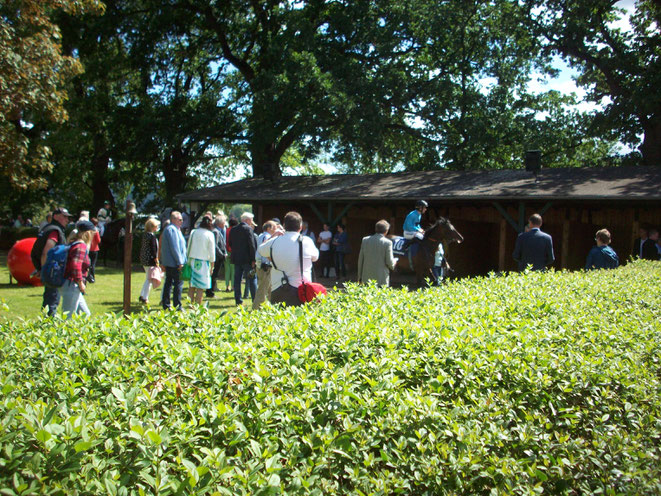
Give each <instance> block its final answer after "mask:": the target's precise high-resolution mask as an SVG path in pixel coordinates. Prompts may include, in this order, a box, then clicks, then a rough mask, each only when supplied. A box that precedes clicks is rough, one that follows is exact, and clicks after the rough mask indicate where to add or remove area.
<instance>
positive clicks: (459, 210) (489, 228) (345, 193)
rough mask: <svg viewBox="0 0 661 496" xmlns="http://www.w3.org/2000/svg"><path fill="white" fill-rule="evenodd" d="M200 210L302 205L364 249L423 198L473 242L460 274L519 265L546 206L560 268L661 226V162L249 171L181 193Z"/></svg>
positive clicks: (398, 228)
mask: <svg viewBox="0 0 661 496" xmlns="http://www.w3.org/2000/svg"><path fill="white" fill-rule="evenodd" d="M178 198H179V200H180V201H182V202H185V203H189V204H190V205H191V209H192V210H194V211H198V212H199V211H204V210H205V209H206V205H209V204H212V203H219V202H222V203H247V204H252V205H253V212H254V213H255V221H256V222H257V224H258V225H261V223H262V222H264V221H266V220H268V219H270V218H273V217H279V218H282V217H283V216H284V214H285V213H286V212H287V211H289V210H296V211H298V212H300V213H301V214H302V215H303V218H304V219H306V220H308V222H309V224H310V227H311V228H312V230H313V231H314V232H316V233H318V232H319V230H320V228H321V225H322V222H324V221H327V220H328V221H330V223H332V224H336V223H338V222H342V223H344V224H345V225H346V228H347V232H348V234H349V237H350V240H351V246H352V248H353V250H352V254H351V255H350V256H349V257H347V260H348V263H349V265H351V264H352V262H353V261H355V260H356V259H357V257H358V250H359V248H360V241H361V239H362V237H363V236H366V235H368V234H372V233H373V232H374V224H375V223H376V221H378V220H379V219H386V220H388V221H389V222H390V224H391V226H392V228H391V232H393V233H394V234H401V232H402V224H403V222H404V218H405V217H406V214H407V213H408V212H409V211H410V210H411V209H412V208H413V206H414V203H415V201H416V200H417V199H424V200H426V201H427V202H429V204H430V208H429V210H428V212H427V214H426V216H427V218H426V219H423V226H424V223H425V221H426V222H427V223H431V222H433V221H434V219H435V218H436V217H438V216H444V217H448V218H449V219H450V220H451V221H452V223H453V224H454V225H455V227H456V228H457V230H458V231H459V232H461V233H462V234H463V236H464V238H465V242H464V243H462V244H461V245H452V246H451V247H450V248H449V251H448V259H449V260H450V263H451V264H452V265H453V267H454V269H455V271H456V274H457V275H459V276H466V275H480V274H487V273H489V272H491V271H508V270H515V269H516V264H515V262H514V260H512V251H513V250H514V243H515V240H516V236H517V235H518V233H519V232H521V231H522V230H523V228H524V226H525V224H526V222H527V219H528V217H529V216H530V215H531V214H533V213H535V212H538V213H540V214H542V216H543V218H544V225H543V226H542V230H543V231H546V232H548V233H549V234H550V235H551V236H552V237H553V244H554V251H555V256H556V262H555V264H554V265H555V267H556V269H561V268H566V269H580V268H582V267H583V266H584V264H585V257H586V255H587V252H588V251H589V249H590V247H591V246H593V245H594V234H595V232H596V231H597V230H598V229H601V228H607V229H608V230H609V231H610V232H611V234H612V236H613V242H612V247H613V248H614V249H615V251H616V252H617V253H618V254H619V256H620V259H621V260H622V261H625V260H626V259H628V258H629V256H630V254H631V249H632V245H633V242H634V239H635V238H636V237H638V228H639V226H640V225H643V224H651V225H653V226H661V167H642V166H641V167H613V168H582V169H576V168H574V169H542V170H540V171H538V172H536V173H535V172H529V171H526V170H484V171H444V170H437V171H423V172H401V173H394V174H367V175H348V174H338V175H325V176H290V177H283V178H281V179H280V180H279V181H277V182H272V181H269V180H265V179H258V178H253V179H244V180H241V181H236V182H232V183H227V184H223V185H220V186H215V187H211V188H204V189H200V190H197V191H191V192H187V193H183V194H181V195H179V197H178Z"/></svg>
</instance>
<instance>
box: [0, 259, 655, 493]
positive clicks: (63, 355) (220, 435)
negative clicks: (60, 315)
mask: <svg viewBox="0 0 661 496" xmlns="http://www.w3.org/2000/svg"><path fill="white" fill-rule="evenodd" d="M659 280H661V264H659V263H654V262H636V263H632V264H629V265H627V266H626V267H623V268H620V269H618V270H615V271H597V272H591V273H544V274H542V273H530V274H527V275H518V274H517V275H510V276H506V277H496V276H494V277H489V278H476V279H471V280H464V281H460V282H457V283H451V284H449V285H447V286H444V287H441V288H434V289H430V290H423V291H418V292H407V291H405V290H401V291H400V290H397V291H395V290H389V289H378V288H375V287H365V286H362V287H360V286H350V287H349V289H348V291H347V292H346V293H332V294H329V296H328V297H327V298H326V299H325V301H324V302H323V303H320V304H316V305H311V306H307V307H305V308H299V309H278V308H272V307H269V308H266V309H264V310H262V311H259V312H252V313H247V312H245V313H244V312H239V313H224V314H220V315H218V314H213V315H212V314H208V313H206V312H205V311H204V310H201V311H199V312H192V311H184V312H180V313H172V314H142V315H138V316H135V317H134V318H131V319H120V318H116V317H112V316H105V317H96V318H92V319H90V320H87V321H84V320H75V321H72V322H68V323H67V322H60V321H57V322H55V323H53V322H50V321H47V320H39V321H36V322H31V323H25V324H12V323H3V324H2V326H3V327H2V332H1V334H0V340H1V341H0V357H1V359H2V360H1V368H0V377H1V379H2V383H1V385H0V387H2V392H3V395H2V400H1V407H0V488H4V489H2V490H0V492H1V493H2V494H36V493H40V494H41V493H44V494H46V493H48V494H113V495H114V494H161V495H165V494H227V495H239V494H245V495H248V494H319V495H322V494H357V495H367V494H370V495H372V494H384V495H390V494H428V495H444V494H447V495H450V494H490V495H497V494H543V493H546V494H649V495H653V494H655V495H656V494H660V493H661V463H660V457H661V448H660V446H661V439H660V436H661V394H660V393H661V387H660V380H661V362H660V360H661V324H660V322H661V310H660V309H661V291H659V289H658V284H659Z"/></svg>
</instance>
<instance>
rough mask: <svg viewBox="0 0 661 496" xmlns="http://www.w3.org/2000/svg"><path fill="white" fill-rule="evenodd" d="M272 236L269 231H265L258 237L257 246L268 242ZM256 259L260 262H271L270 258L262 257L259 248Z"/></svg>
mask: <svg viewBox="0 0 661 496" xmlns="http://www.w3.org/2000/svg"><path fill="white" fill-rule="evenodd" d="M270 237H271V235H270V234H269V233H268V231H264V232H263V233H262V234H260V235H259V236H258V237H257V247H258V248H259V246H260V245H261V244H263V243H266V242H267V241H268V240H269V238H270ZM255 260H257V261H258V262H259V263H260V264H270V263H271V262H270V260H269V259H268V258H266V257H262V256H261V255H260V254H259V250H258V251H256V252H255Z"/></svg>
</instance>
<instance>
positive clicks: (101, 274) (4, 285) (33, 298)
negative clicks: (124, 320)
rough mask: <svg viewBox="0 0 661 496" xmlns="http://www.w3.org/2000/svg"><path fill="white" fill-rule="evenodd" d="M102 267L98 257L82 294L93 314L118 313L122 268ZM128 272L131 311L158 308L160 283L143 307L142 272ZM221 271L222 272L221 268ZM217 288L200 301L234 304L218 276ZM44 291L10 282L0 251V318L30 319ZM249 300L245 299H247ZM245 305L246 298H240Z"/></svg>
mask: <svg viewBox="0 0 661 496" xmlns="http://www.w3.org/2000/svg"><path fill="white" fill-rule="evenodd" d="M108 265H109V266H108V267H104V266H103V263H102V262H101V261H100V263H99V266H97V270H96V274H97V276H96V282H95V283H94V284H89V285H88V288H87V295H86V296H85V298H86V300H87V304H88V306H89V308H90V311H91V312H92V314H93V315H99V314H105V313H116V314H117V313H121V312H122V311H123V308H124V304H123V301H124V272H123V270H122V269H121V268H119V267H115V266H111V262H108ZM133 269H134V270H133V273H132V275H131V312H133V313H136V312H146V311H158V310H160V308H161V307H160V305H159V302H160V301H161V288H162V286H161V287H159V288H158V289H152V292H151V294H150V296H149V306H147V307H145V306H144V305H141V304H140V303H139V302H138V297H139V296H140V290H141V289H142V284H143V282H144V278H145V274H144V272H143V270H142V267H136V266H134V268H133ZM221 275H222V272H221ZM187 288H188V283H185V285H184V295H183V296H184V298H183V301H184V303H185V304H186V305H187V304H188V303H189V300H188V298H187V296H186V295H187ZM219 288H220V289H221V291H220V292H217V293H216V297H215V298H205V299H204V301H203V303H202V304H203V305H205V306H207V307H208V308H209V309H210V310H223V309H225V310H226V309H230V308H234V306H235V305H234V296H233V293H228V292H225V291H224V289H225V283H224V281H222V280H219ZM43 293H44V289H43V287H34V286H22V285H18V284H17V282H16V281H15V280H12V282H11V283H10V275H9V270H8V268H7V252H5V251H2V252H0V302H4V303H5V304H6V306H7V307H8V309H7V308H4V309H2V308H0V319H9V320H17V319H33V318H36V317H38V316H39V313H40V312H41V302H42V296H43ZM248 301H249V299H248ZM244 305H248V306H249V304H248V302H244Z"/></svg>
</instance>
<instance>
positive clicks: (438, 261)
mask: <svg viewBox="0 0 661 496" xmlns="http://www.w3.org/2000/svg"><path fill="white" fill-rule="evenodd" d="M444 260H445V248H443V243H439V244H438V248H436V253H434V266H433V267H432V269H431V272H432V275H433V276H434V286H440V284H441V282H443V275H444V274H443V266H444Z"/></svg>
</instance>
